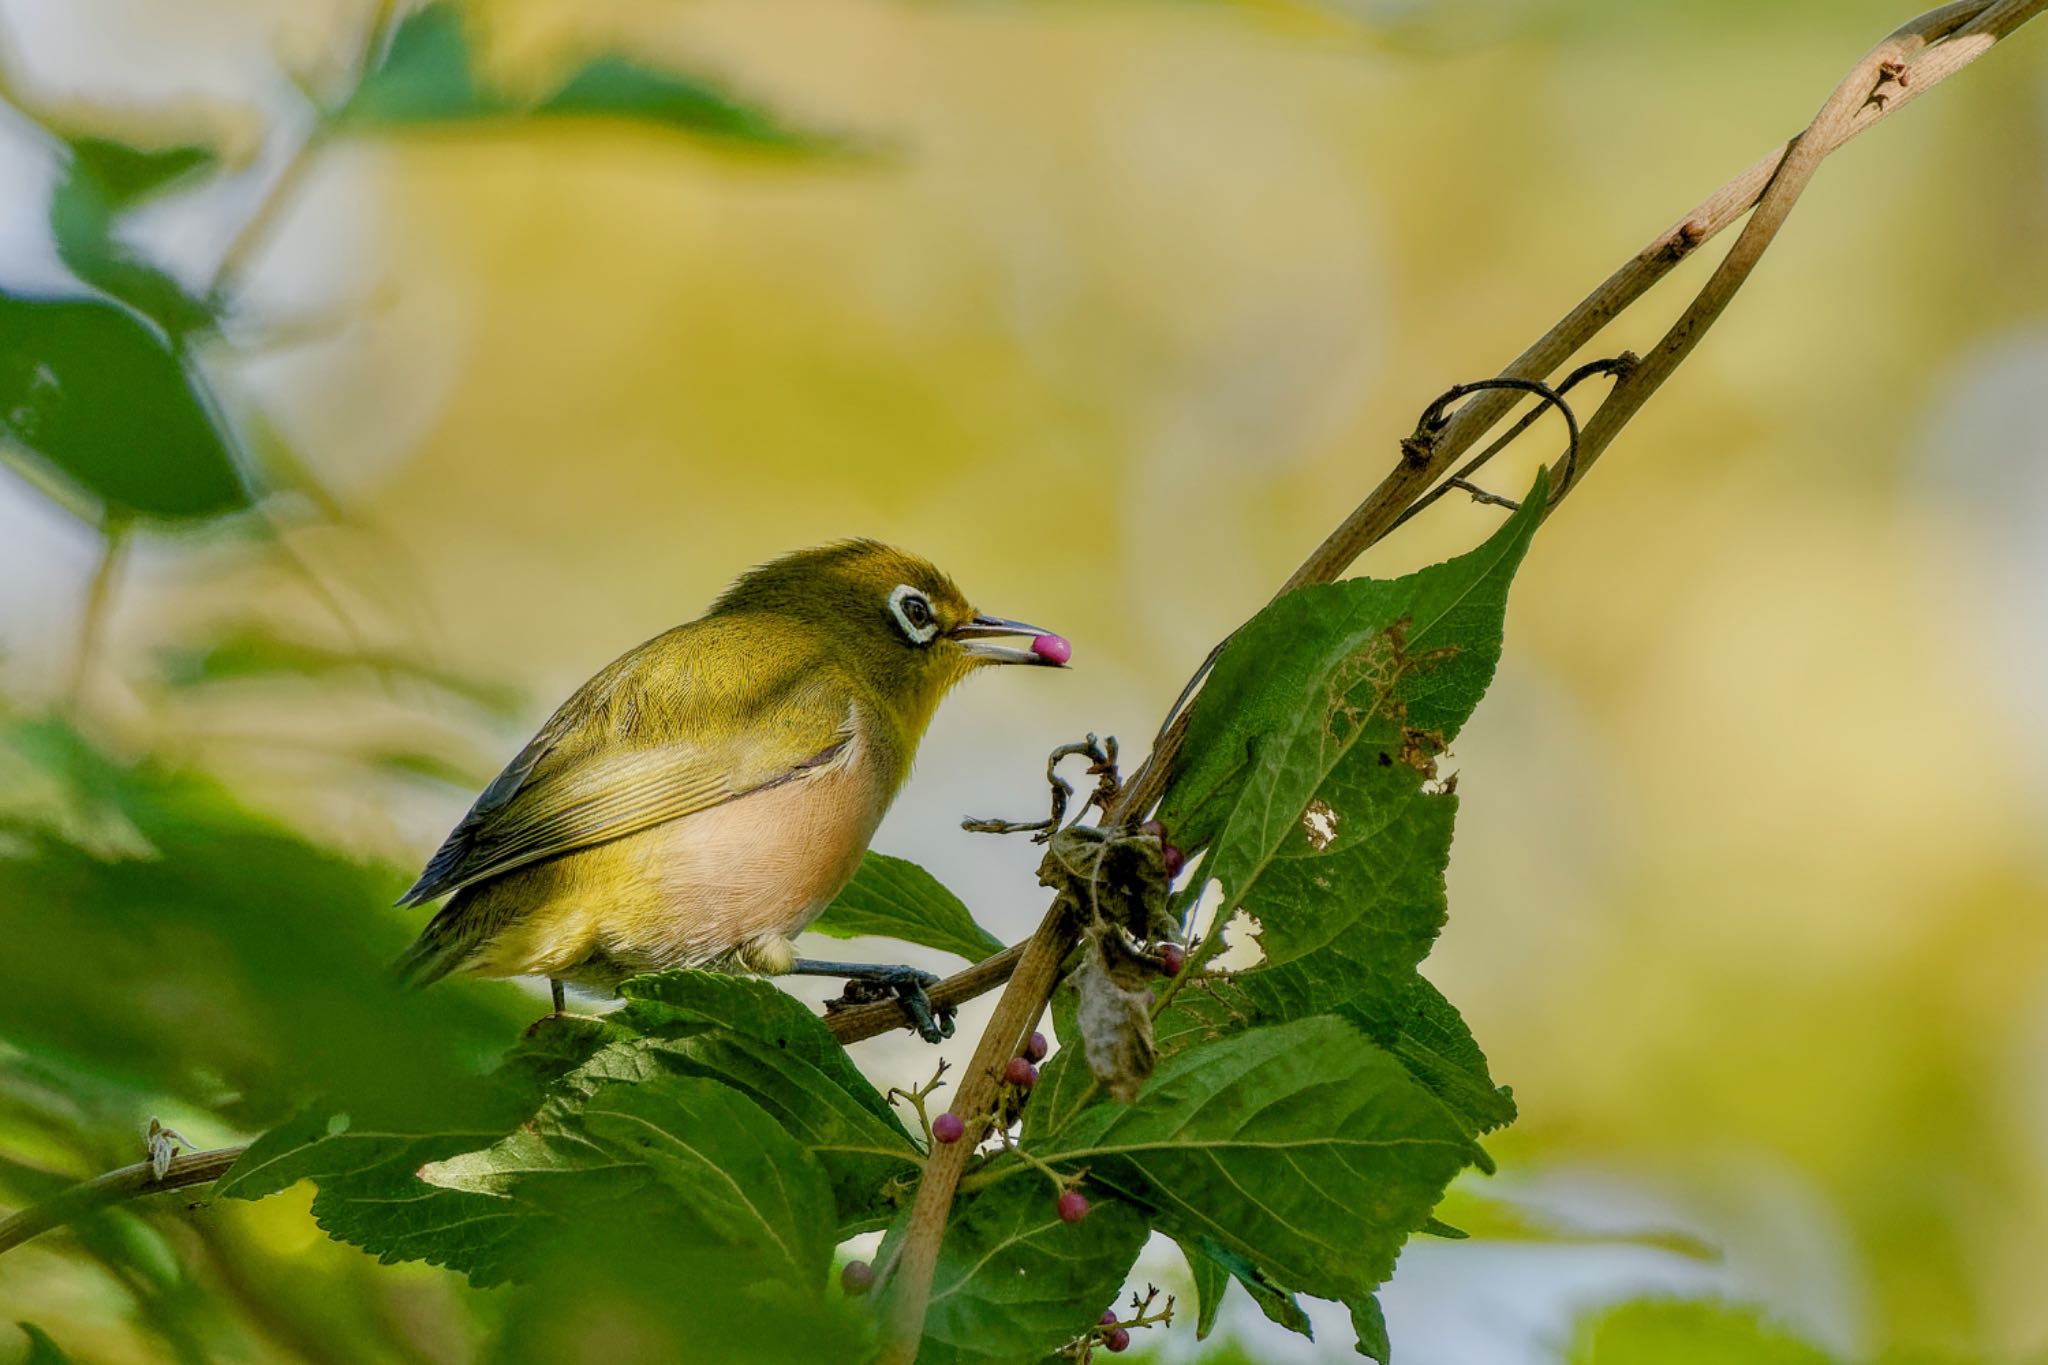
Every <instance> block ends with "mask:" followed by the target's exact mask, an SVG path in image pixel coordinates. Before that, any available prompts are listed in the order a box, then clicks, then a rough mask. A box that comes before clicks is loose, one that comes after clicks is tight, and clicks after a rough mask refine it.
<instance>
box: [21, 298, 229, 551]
mask: <svg viewBox="0 0 2048 1365" xmlns="http://www.w3.org/2000/svg"><path fill="white" fill-rule="evenodd" d="M0 459H5V460H6V461H7V462H8V463H9V464H10V465H11V466H12V467H13V468H14V469H15V470H16V471H17V472H18V473H21V474H22V475H23V476H25V477H26V478H28V479H29V481H30V482H31V483H34V484H35V485H36V486H37V487H39V488H41V489H43V490H44V491H45V492H48V493H50V494H51V495H52V496H53V497H55V498H57V500H58V501H59V502H61V503H62V504H64V505H65V506H67V507H69V508H71V509H72V510H74V511H79V512H81V513H86V514H90V513H92V512H94V511H97V510H99V509H105V511H106V512H107V513H109V514H111V515H114V516H140V517H148V518H154V519H158V520H163V521H193V520H200V519H204V518H209V517H219V516H224V515H226V514H228V513H230V512H238V511H243V510H245V509H247V508H248V507H250V506H251V505H252V498H251V494H250V489H249V485H248V484H247V482H246V481H245V479H244V475H243V471H242V470H241V469H240V468H239V467H238V465H237V463H236V459H235V455H234V453H233V447H232V444H231V442H230V440H229V438H228V437H227V435H226V434H225V432H224V430H223V428H222V426H221V425H220V421H219V418H218V415H217V409H216V407H215V405H214V404H213V402H212V399H211V396H210V395H209V394H208V393H207V392H206V390H205V387H204V385H203V384H202V383H201V381H200V380H199V379H198V377H197V376H195V375H194V374H192V373H191V372H189V371H188V370H187V368H186V366H185V364H184V363H183V361H182V360H181V359H180V358H179V357H178V355H177V353H176V352H175V351H174V350H173V348H172V347H171V345H170V343H169V341H168V340H167V339H166V338H165V337H164V335H163V334H162V333H160V332H158V331H157V330H156V329H154V328H152V327H150V326H149V325H148V324H147V323H145V322H144V321H143V320H142V319H140V318H138V317H137V316H136V315H135V314H133V313H131V312H129V311H127V310H126V309H124V308H122V307H121V306H120V305H118V304H115V303H110V302H107V301H105V300H100V299H32V298H25V297H22V296H19V295H15V294H8V293H5V292H0Z"/></svg>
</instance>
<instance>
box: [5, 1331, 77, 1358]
mask: <svg viewBox="0 0 2048 1365" xmlns="http://www.w3.org/2000/svg"><path fill="white" fill-rule="evenodd" d="M14 1325H15V1326H16V1327H19V1328H20V1329H21V1330H22V1333H23V1335H25V1336H27V1337H28V1354H27V1355H25V1356H23V1357H22V1358H21V1365H71V1357H70V1356H68V1355H65V1354H64V1352H63V1350H62V1349H61V1348H60V1347H59V1346H58V1345H57V1343H56V1342H54V1341H52V1340H50V1334H49V1333H48V1332H45V1331H44V1330H43V1329H42V1328H40V1327H38V1326H36V1325H35V1324H34V1323H32V1322H17V1323H15V1324H14Z"/></svg>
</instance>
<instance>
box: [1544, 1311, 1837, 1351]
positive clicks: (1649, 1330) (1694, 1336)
mask: <svg viewBox="0 0 2048 1365" xmlns="http://www.w3.org/2000/svg"><path fill="white" fill-rule="evenodd" d="M1566 1359H1567V1360H1568V1361H1569V1362H1570V1365H1832V1362H1833V1361H1834V1357H1833V1356H1831V1355H1829V1354H1828V1353H1827V1352H1826V1351H1823V1350H1821V1349H1820V1348H1819V1347H1817V1346H1814V1345H1812V1344H1810V1343H1808V1342H1804V1341H1801V1340H1800V1339H1799V1338H1798V1337H1796V1336H1794V1335H1792V1334H1791V1333H1790V1332H1788V1331H1786V1330H1785V1329H1784V1328H1782V1327H1779V1326H1776V1325H1775V1324H1773V1323H1771V1322H1770V1321H1769V1320H1767V1319H1766V1318H1765V1317H1764V1314H1763V1312H1762V1311H1761V1310H1760V1309H1756V1308H1752V1307H1749V1306H1748V1305H1745V1304H1734V1303H1719V1302H1713V1301H1710V1300H1684V1299H1637V1300H1635V1301H1633V1302H1630V1303H1622V1304H1615V1305H1613V1306H1611V1307H1607V1308H1601V1309H1598V1310H1596V1311H1594V1312H1592V1313H1589V1314H1587V1315H1586V1316H1585V1317H1583V1318H1581V1319H1579V1322H1578V1326H1577V1328H1576V1330H1575V1331H1574V1332H1573V1336H1572V1345H1571V1350H1570V1352H1569V1354H1568V1355H1567V1356H1566Z"/></svg>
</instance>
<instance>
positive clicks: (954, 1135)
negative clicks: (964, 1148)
mask: <svg viewBox="0 0 2048 1365" xmlns="http://www.w3.org/2000/svg"><path fill="white" fill-rule="evenodd" d="M966 1132H967V1125H966V1124H965V1123H964V1122H962V1121H961V1118H960V1116H959V1115H958V1114H941V1115H939V1116H938V1117H937V1118H935V1119H933V1120H932V1139H933V1141H935V1142H958V1141H959V1140H960V1139H961V1138H962V1137H963V1136H965V1135H966Z"/></svg>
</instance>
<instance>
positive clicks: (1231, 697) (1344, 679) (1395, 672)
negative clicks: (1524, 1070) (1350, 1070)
mask: <svg viewBox="0 0 2048 1365" xmlns="http://www.w3.org/2000/svg"><path fill="white" fill-rule="evenodd" d="M1546 488H1547V481H1546V480H1545V479H1544V478H1542V477H1541V476H1539V477H1538V480H1537V483H1536V487H1535V488H1534V489H1532V490H1531V492H1530V494H1529V496H1528V498H1527V499H1525V500H1524V502H1523V504H1522V508H1521V510H1520V511H1518V512H1516V513H1515V514H1514V515H1513V516H1511V517H1510V518H1509V519H1508V520H1507V521H1506V522H1505V523H1504V524H1503V525H1502V526H1501V527H1500V529H1499V530H1498V531H1496V532H1495V533H1494V534H1493V535H1492V536H1491V537H1489V538H1488V539H1487V540H1486V542H1485V543H1484V544H1482V545H1480V546H1479V547H1478V548H1476V549H1474V550H1472V551H1470V552H1468V553H1466V554H1463V555H1460V556H1458V557H1457V558H1455V559H1451V560H1448V561H1446V562H1444V563H1442V564H1437V565H1433V566H1431V567H1429V568H1426V569H1423V570H1421V571H1419V572H1417V573H1413V574H1409V575H1407V576H1405V577H1403V578H1397V579H1392V580H1385V581H1382V580H1376V579H1353V580H1350V581H1347V582H1342V583H1333V584H1328V585H1324V586H1316V587H1309V588H1303V589H1300V590H1298V591H1296V592H1293V593H1289V594H1288V595H1287V596H1285V597H1283V598H1281V599H1280V600H1279V601H1277V602H1275V603H1274V604H1273V605H1272V606H1270V607H1268V608H1266V609H1265V610H1264V611H1262V612H1260V613H1259V615H1257V616H1256V617H1254V618H1253V619H1252V620H1251V621H1249V622H1248V623H1246V625H1245V626H1244V627H1243V629H1241V630H1239V631H1238V632H1237V634H1236V635H1235V636H1233V637H1232V639H1231V642H1230V645H1229V647H1228V648H1227V649H1226V650H1224V652H1223V654H1222V656H1221V657H1220V658H1219V659H1218V660H1217V663H1216V668H1215V670H1214V671H1213V672H1212V673H1211V675H1210V677H1209V680H1208V682H1207V684H1206V685H1205V686H1204V688H1203V690H1202V692H1201V694H1200V695H1199V696H1198V697H1197V698H1196V701H1195V704H1194V707H1193V709H1192V712H1191V714H1190V716H1189V725H1188V740H1187V744H1186V747H1185V748H1184V749H1183V750H1182V757H1181V759H1180V761H1179V762H1178V764H1177V765H1176V769H1175V774H1174V780H1173V782H1172V785H1171V786H1170V788H1169V790H1168V792H1167V795H1166V798H1165V801H1164V802H1163V803H1162V806H1161V812H1160V818H1161V820H1162V821H1163V822H1164V823H1165V824H1166V827H1167V829H1168V830H1169V832H1170V833H1171V835H1172V837H1173V838H1174V839H1175V840H1176V841H1177V842H1179V843H1180V844H1181V845H1182V846H1183V847H1189V848H1206V850H1207V856H1206V858H1205V860H1204V862H1203V871H1204V874H1205V875H1206V877H1207V878H1210V879H1213V880H1214V881H1215V882H1216V883H1217V884H1218V886H1219V889H1220V891H1221V903H1220V909H1219V912H1218V915H1217V921H1216V922H1217V923H1219V924H1223V923H1226V922H1227V921H1228V920H1229V919H1230V917H1231V916H1232V915H1234V914H1236V913H1237V912H1239V911H1242V912H1243V913H1245V914H1247V915H1249V916H1250V917H1252V919H1254V920H1255V921H1256V922H1257V924H1258V929H1257V931H1256V932H1257V939H1258V946H1259V948H1260V950H1261V952H1262V954H1263V961H1262V962H1261V963H1260V965H1258V966H1257V967H1255V968H1253V969H1251V970H1249V971H1244V972H1239V973H1236V974H1234V975H1233V976H1232V977H1231V978H1230V979H1229V980H1228V981H1225V982H1217V983H1215V984H1214V985H1213V986H1212V987H1211V988H1209V989H1208V990H1207V991H1205V992H1184V993H1183V996H1184V999H1185V1004H1184V1005H1182V1004H1180V1003H1179V1002H1177V1004H1176V1008H1179V1009H1182V1010H1183V1011H1184V1013H1185V1014H1186V1015H1189V1016H1192V1017H1191V1018H1184V1019H1183V1020H1182V1022H1181V1025H1180V1027H1183V1028H1191V1029H1195V1030H1197V1031H1198V1032H1203V1031H1205V1032H1209V1033H1215V1032H1219V1031H1227V1030H1228V1029H1230V1028H1234V1027H1243V1026H1245V1025H1248V1024H1251V1023H1256V1022H1267V1021H1278V1020H1287V1019H1299V1018H1305V1017H1308V1016H1311V1015H1316V1014H1323V1013H1335V1014H1338V1015H1341V1016H1342V1017H1344V1018H1347V1019H1349V1020H1351V1021H1352V1022H1353V1023H1354V1024H1356V1025H1358V1026H1359V1027H1360V1028H1361V1029H1362V1030H1363V1031H1364V1032H1365V1034H1366V1036H1367V1037H1369V1038H1371V1039H1372V1040H1373V1041H1374V1042H1375V1043H1377V1044H1378V1045H1380V1046H1381V1047H1384V1048H1386V1049H1388V1050H1389V1051H1390V1052H1391V1053H1393V1055H1394V1056H1395V1057H1397V1058H1399V1059H1400V1061H1401V1062H1402V1064H1403V1065H1404V1066H1406V1067H1407V1068H1408V1070H1409V1071H1410V1072H1411V1073H1412V1074H1413V1075H1414V1076H1415V1077H1416V1079H1418V1080H1419V1081H1421V1082H1422V1083H1423V1084H1424V1085H1425V1086H1427V1087H1428V1088H1429V1089H1430V1090H1431V1091H1433V1092H1434V1093H1435V1094H1436V1095H1437V1096H1438V1097H1439V1098H1440V1099H1442V1100H1443V1101H1444V1102H1445V1103H1446V1104H1448V1105H1449V1106H1450V1107H1451V1108H1452V1110H1453V1111H1454V1112H1456V1113H1458V1114H1459V1115H1460V1116H1461V1117H1462V1118H1463V1119H1464V1120H1465V1122H1466V1124H1467V1126H1468V1128H1469V1130H1470V1131H1471V1132H1472V1133H1473V1134H1474V1135H1477V1134H1479V1133H1484V1132H1487V1131H1490V1130H1491V1129H1494V1128H1497V1127H1499V1126H1501V1125H1502V1124H1504V1123H1507V1122H1508V1121H1510V1120H1511V1119H1512V1118H1513V1117H1514V1105H1513V1102H1512V1101H1511V1100H1510V1098H1509V1097H1508V1095H1507V1093H1506V1092H1505V1091H1504V1090H1502V1089H1500V1088H1498V1087H1496V1086H1495V1085H1494V1083H1493V1080H1492V1078H1491V1076H1490V1075H1489V1073H1488V1071H1487V1067H1486V1059H1485V1056H1484V1054H1483V1053H1482V1052H1481V1051H1480V1050H1479V1048H1478V1046H1477V1044H1476V1043H1475V1042H1474V1041H1473V1039H1472V1036H1471V1033H1470V1031H1469V1030H1468V1029H1466V1027H1465V1025H1464V1022H1463V1020H1462V1019H1460V1018H1459V1016H1458V1013H1457V1011H1456V1010H1455V1009H1454V1008H1453V1007H1452V1006H1451V1005H1450V1004H1449V1002H1447V1001H1446V1000H1444V998H1443V997H1442V996H1441V995H1440V994H1438V993H1437V991H1436V990H1435V988H1434V987H1433V986H1431V985H1430V983H1429V982H1428V981H1427V980H1426V979H1425V978H1423V977H1422V975H1421V974H1420V972H1419V971H1418V970H1417V969H1418V967H1419V966H1420V964H1421V962H1422V960H1423V958H1424V957H1425V956H1426V955H1427V954H1428V952H1429V949H1430V946H1431V945H1432V944H1433V943H1434V942H1435V939H1436V936H1437V933H1438V932H1439V931H1440V930H1441V929H1442V927H1443V923H1444V919H1445V915H1446V913H1447V902H1446V898H1445V892H1444V871H1445V868H1446V867H1447V866H1448V865H1449V862H1450V849H1451V832H1452V825H1453V822H1454V820H1455V818H1456V815H1457V796H1456V793H1455V790H1454V787H1455V782H1454V780H1452V779H1448V778H1445V777H1443V776H1441V775H1440V773H1439V768H1438V763H1439V759H1440V757H1441V755H1442V754H1443V752H1444V750H1445V748H1446V746H1448V745H1449V744H1450V743H1451V741H1452V740H1453V739H1455V738H1456V736H1457V734H1458V732H1459V730H1460V729H1461V728H1462V727H1463V726H1464V724H1465V722H1466V720H1467V719H1469V718H1470V716H1471V715H1472V712H1473V710H1474V708H1476V707H1477V706H1478V704H1479V700H1480V698H1481V696H1483V695H1484V693H1485V691H1486V687H1487V684H1488V683H1489V682H1490V681H1491V680H1492V678H1493V671H1494V667H1495V665H1496V664H1497V663H1498V662H1499V659H1500V652H1501V642H1502V636H1503V631H1504V624H1505V616H1506V609H1507V596H1508V587H1509V584H1510V583H1511V582H1512V581H1513V578H1514V574H1515V570H1516V568H1517V567H1518V566H1519V564H1520V563H1521V560H1522V557H1523V555H1524V554H1525V553H1526V551H1527V549H1528V545H1529V541H1530V538H1531V536H1533V535H1534V533H1535V530H1536V526H1537V523H1538V521H1539V520H1540V514H1541V509H1542V506H1543V502H1544V498H1545V495H1546ZM1193 889H1194V888H1190V892H1192V891H1193Z"/></svg>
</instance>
